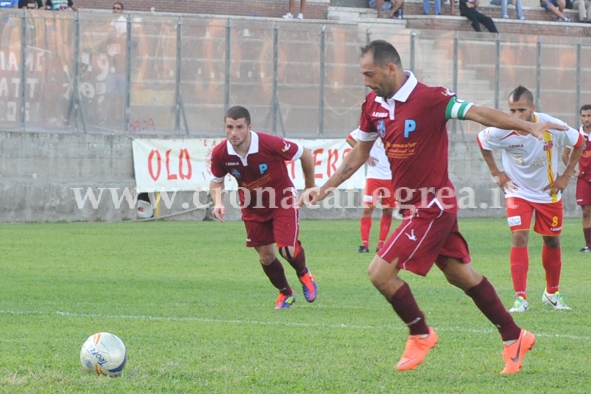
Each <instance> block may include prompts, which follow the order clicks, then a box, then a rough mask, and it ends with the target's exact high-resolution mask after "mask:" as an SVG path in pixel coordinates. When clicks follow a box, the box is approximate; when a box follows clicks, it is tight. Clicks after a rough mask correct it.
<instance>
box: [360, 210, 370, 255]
mask: <svg viewBox="0 0 591 394" xmlns="http://www.w3.org/2000/svg"><path fill="white" fill-rule="evenodd" d="M360 230H361V242H362V243H363V246H365V247H366V248H369V233H370V231H371V216H368V217H365V216H364V217H362V218H361V226H360Z"/></svg>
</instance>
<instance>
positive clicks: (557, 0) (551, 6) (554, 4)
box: [540, 0, 573, 22]
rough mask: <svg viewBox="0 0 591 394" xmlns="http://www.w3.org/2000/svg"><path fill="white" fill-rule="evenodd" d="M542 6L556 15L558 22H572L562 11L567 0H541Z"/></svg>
mask: <svg viewBox="0 0 591 394" xmlns="http://www.w3.org/2000/svg"><path fill="white" fill-rule="evenodd" d="M540 6H542V8H545V9H546V11H550V12H551V13H553V14H554V15H556V22H572V21H573V20H572V19H571V18H567V17H566V16H565V15H564V14H563V13H562V11H564V8H565V7H566V0H548V1H545V0H540Z"/></svg>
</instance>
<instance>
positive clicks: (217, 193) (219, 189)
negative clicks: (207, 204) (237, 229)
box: [209, 181, 226, 222]
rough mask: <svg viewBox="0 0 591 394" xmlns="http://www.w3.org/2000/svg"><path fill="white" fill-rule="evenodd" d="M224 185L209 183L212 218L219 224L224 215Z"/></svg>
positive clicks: (221, 183)
mask: <svg viewBox="0 0 591 394" xmlns="http://www.w3.org/2000/svg"><path fill="white" fill-rule="evenodd" d="M224 193H225V189H224V183H223V182H214V181H210V182H209V195H210V196H211V199H212V200H213V212H212V214H213V217H214V218H216V219H217V220H219V221H220V222H223V221H224V215H225V214H226V207H225V206H224Z"/></svg>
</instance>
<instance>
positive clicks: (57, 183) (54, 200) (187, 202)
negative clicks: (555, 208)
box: [0, 132, 580, 223]
mask: <svg viewBox="0 0 591 394" xmlns="http://www.w3.org/2000/svg"><path fill="white" fill-rule="evenodd" d="M449 169H450V175H451V179H452V181H453V182H454V184H455V186H456V190H457V193H458V197H459V199H460V207H463V208H462V209H461V211H460V216H462V217H503V216H504V209H503V208H501V206H502V205H504V204H503V201H502V196H501V194H500V193H499V191H498V190H497V189H496V187H495V185H494V184H493V182H492V179H491V176H490V174H489V173H488V170H487V168H486V165H485V164H484V161H483V160H482V158H481V157H480V152H479V150H478V147H477V145H476V142H472V141H468V142H465V141H463V142H451V144H450V161H449ZM126 188H127V189H128V190H129V191H130V197H132V198H133V197H135V196H136V193H135V189H134V188H135V179H134V170H133V157H132V147H131V139H130V138H128V137H125V136H113V135H89V134H49V133H20V132H0V222H2V223H19V222H55V221H122V220H137V211H136V208H135V206H134V205H133V204H131V205H130V204H129V203H128V202H127V201H123V202H122V203H120V204H119V203H118V202H119V201H122V200H121V193H122V191H123V190H125V189H126ZM574 188H575V182H574V181H573V182H571V185H570V186H569V188H568V189H567V192H566V193H565V197H564V200H565V213H566V215H567V216H568V217H578V216H579V215H580V211H579V210H578V209H577V208H576V206H575V199H574ZM88 190H90V192H92V193H94V195H95V196H98V195H99V194H100V192H101V190H102V193H103V194H102V198H100V200H97V203H96V204H95V206H94V207H93V206H92V204H91V203H90V200H87V201H86V203H85V204H83V205H81V204H79V201H78V200H79V199H80V198H78V200H77V198H76V193H79V195H80V196H82V197H83V196H84V195H85V194H86V193H87V191H88ZM112 191H114V192H115V193H116V197H117V198H115V199H113V197H112V195H111V192H112ZM196 198H197V199H198V200H196ZM228 198H229V197H228ZM161 201H163V200H162V199H161ZM327 202H328V203H329V205H331V206H334V205H336V202H335V201H334V200H332V201H328V200H327ZM198 203H200V204H206V203H207V195H206V193H203V192H202V193H201V194H199V195H198V196H197V197H196V196H195V194H194V193H189V192H185V193H177V195H176V196H175V198H174V200H173V203H172V204H171V205H169V206H167V205H168V204H165V203H161V204H160V217H167V216H169V218H170V219H171V220H205V219H207V218H208V217H209V218H210V215H209V213H208V211H207V210H205V209H196V208H195V207H196V206H198V205H199V204H198ZM351 203H352V205H353V206H354V207H355V208H346V207H347V206H350V205H351ZM484 204H486V208H485V207H484ZM338 205H339V206H340V207H336V208H332V207H331V208H323V207H320V208H318V209H302V211H301V218H302V219H329V218H330V219H357V218H359V215H360V213H361V208H360V207H361V191H360V190H356V191H350V192H343V193H341V197H340V199H339V201H338ZM226 206H227V207H228V208H229V210H228V213H227V219H228V220H239V219H240V214H239V211H238V210H237V209H232V208H231V204H230V201H229V200H228V201H227V203H226ZM375 215H376V217H379V212H378V210H376V212H375Z"/></svg>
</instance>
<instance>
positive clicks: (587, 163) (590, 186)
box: [562, 104, 591, 253]
mask: <svg viewBox="0 0 591 394" xmlns="http://www.w3.org/2000/svg"><path fill="white" fill-rule="evenodd" d="M579 115H580V116H581V127H580V128H579V133H581V135H582V136H583V138H584V139H585V148H584V150H583V154H582V155H581V158H580V159H579V169H578V170H577V172H576V173H575V176H576V177H577V178H578V179H577V190H576V198H577V205H580V206H581V209H582V211H583V236H584V237H585V247H584V248H582V249H581V250H580V252H581V253H591V104H585V105H583V106H582V107H581V110H580V111H579ZM570 154H571V149H569V148H565V149H563V151H562V161H563V162H564V163H565V164H566V163H568V161H569V156H570Z"/></svg>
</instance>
